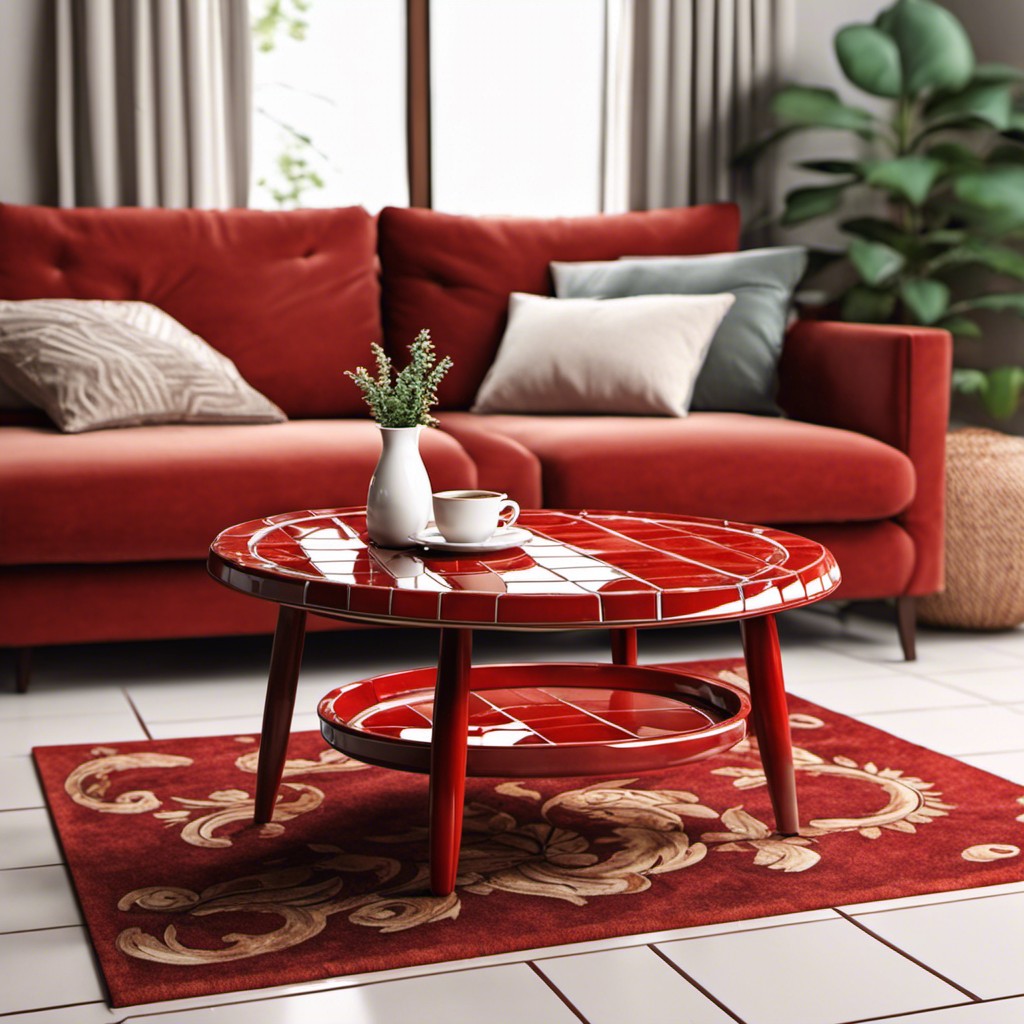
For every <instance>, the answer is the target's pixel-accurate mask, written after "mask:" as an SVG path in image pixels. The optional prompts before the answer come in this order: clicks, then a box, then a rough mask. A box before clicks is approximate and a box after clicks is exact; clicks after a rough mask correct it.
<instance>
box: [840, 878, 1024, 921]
mask: <svg viewBox="0 0 1024 1024" xmlns="http://www.w3.org/2000/svg"><path fill="white" fill-rule="evenodd" d="M1004 884H1007V885H1021V884H1024V883H1021V882H1007V883H1004ZM956 891H957V890H956V889H947V890H946V891H945V892H931V893H923V894H922V897H920V898H921V899H922V902H921V903H909V904H907V905H906V906H904V907H879V908H878V910H861V911H859V912H858V913H857V914H851V913H850V911H848V910H847V911H842V910H837V911H836V912H837V913H839V914H842V915H843V917H851V918H852V917H871V916H872V915H873V914H898V913H899V912H900V911H901V910H914V909H915V908H916V907H938V906H945V905H946V904H949V903H971V902H973V901H974V900H995V899H999V898H1000V897H1001V896H1018V895H1024V889H1017V890H1015V891H1011V892H986V893H979V894H978V895H977V896H964V897H963V898H961V899H955V900H935V901H934V902H931V903H925V902H923V899H924V898H926V897H928V896H945V895H946V894H948V893H951V892H956ZM900 898H901V897H899V896H897V897H895V898H894V899H893V900H892V902H893V903H895V902H897V901H898V900H899V899H900ZM902 898H903V899H918V898H919V897H915V896H905V897H902ZM851 906H857V904H851Z"/></svg>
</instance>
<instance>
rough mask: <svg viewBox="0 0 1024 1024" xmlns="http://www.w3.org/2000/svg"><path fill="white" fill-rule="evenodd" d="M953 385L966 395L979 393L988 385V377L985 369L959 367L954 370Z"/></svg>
mask: <svg viewBox="0 0 1024 1024" xmlns="http://www.w3.org/2000/svg"><path fill="white" fill-rule="evenodd" d="M953 387H954V389H955V390H957V391H959V392H960V393H961V394H964V395H978V394H981V392H983V391H984V390H985V389H986V388H987V387H988V377H987V376H986V375H985V372H984V371H983V370H969V369H965V368H964V367H957V368H955V369H954V370H953Z"/></svg>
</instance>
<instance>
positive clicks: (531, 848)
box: [35, 662, 1024, 1006]
mask: <svg viewBox="0 0 1024 1024" xmlns="http://www.w3.org/2000/svg"><path fill="white" fill-rule="evenodd" d="M688 668H690V669H691V670H693V669H696V668H697V665H696V664H694V665H692V666H688ZM700 668H701V669H702V670H703V671H706V672H713V673H715V674H718V675H721V676H722V677H723V678H726V679H730V678H731V679H733V680H735V676H734V675H733V672H735V671H736V669H737V667H736V666H735V665H734V664H732V663H731V662H706V663H703V664H702V665H701V666H700ZM730 670H731V671H730ZM790 710H791V713H792V724H793V727H794V728H793V738H794V743H795V745H796V747H797V754H796V763H797V769H798V775H797V780H798V785H799V793H800V809H801V821H803V822H804V831H803V834H802V835H801V836H800V837H795V838H789V839H783V838H780V837H779V836H776V835H773V834H772V830H771V822H772V816H771V809H770V804H769V801H768V794H767V790H766V788H765V785H764V776H763V775H762V774H761V771H760V761H759V759H758V757H757V754H756V751H753V750H752V749H751V747H750V744H749V742H747V741H744V743H743V744H741V745H740V746H739V747H736V748H734V749H733V750H732V751H730V752H728V753H727V754H724V755H720V756H718V757H716V758H713V759H711V760H707V761H702V762H699V763H695V764H692V765H685V766H683V767H681V768H675V769H671V770H666V771H661V772H649V773H645V774H644V775H643V776H642V777H639V778H614V779H613V778H576V779H536V780H534V779H527V780H520V781H518V782H510V781H508V780H501V779H474V780H470V782H469V785H468V789H467V798H466V799H467V806H466V822H465V827H464V841H463V852H462V860H461V866H460V880H459V884H458V888H457V890H456V892H455V893H454V894H453V895H452V896H450V897H447V898H437V897H433V896H430V895H428V894H427V890H426V827H425V826H426V811H427V780H426V778H425V777H422V776H414V775H408V774H403V773H399V772H394V771H388V770H386V769H382V768H370V767H366V766H364V765H362V764H359V763H358V762H354V761H351V760H348V759H346V758H344V757H343V756H342V755H340V754H337V753H336V752H334V751H330V750H325V749H324V743H323V740H322V739H321V738H320V736H319V735H318V734H316V733H300V734H296V735H295V736H293V737H292V743H291V746H290V748H289V762H288V767H287V768H286V771H285V779H284V785H283V786H282V795H281V799H280V803H279V806H278V811H277V814H276V815H275V820H274V822H273V823H272V824H270V825H267V826H264V827H262V828H258V827H255V826H253V825H252V824H251V821H252V799H251V797H252V793H253V788H254V781H255V777H254V771H255V765H256V747H257V738H256V737H254V736H227V737H218V738H202V739H182V740H163V741H159V742H151V743H121V744H117V745H116V747H113V746H112V747H103V746H95V745H87V746H63V747H41V748H36V750H35V758H36V763H37V765H38V767H39V771H40V773H41V776H42V779H43V783H44V785H45V788H46V794H47V799H48V801H49V805H50V811H51V813H52V815H53V819H54V822H55V823H56V827H57V830H58V832H59V834H60V839H61V842H62V844H63V846H64V852H65V856H66V858H67V862H68V864H69V866H70V868H71V874H72V877H73V879H74V884H75V888H76V890H77V893H78V898H79V900H80V902H81V906H82V910H83V912H84V915H85V920H86V923H87V925H88V928H89V932H90V934H91V936H92V941H93V944H94V946H95V949H96V953H97V956H98V958H99V962H100V964H101V966H102V969H103V973H104V975H105V978H106V982H107V985H108V987H109V991H110V996H111V1000H112V1004H113V1005H114V1006H127V1005H131V1004H135V1003H142V1002H151V1001H156V1000H163V999H176V998H183V997H187V996H202V995H208V994H211V993H215V992H227V991H233V990H238V989H253V988H260V987H263V986H268V985H281V984H290V983H296V982H301V981H311V980H315V979H320V978H327V977H333V976H337V975H344V974H353V973H357V972H363V971H376V970H383V969H387V968H395V967H403V966H408V965H413V964H423V963H431V962H435V961H440V960H457V959H460V958H463V957H473V956H481V955H486V954H489V953H499V952H506V951H509V950H518V949H530V948H536V947H541V946H549V945H554V944H558V943H567V942H579V941H585V940H591V939H600V938H607V937H609V936H616V935H627V934H634V933H640V932H651V931H657V930H661V929H669V928H680V927H687V926H690V925H701V924H709V923H713V922H718V921H732V920H737V919H745V918H756V917H761V916H764V915H768V914H781V913H788V912H793V911H801V910H811V909H816V908H820V907H829V906H841V905H843V904H848V903H856V902H863V901H867V900H877V899H888V898H892V897H897V896H908V895H915V894H919V893H928V892H939V891H946V890H951V889H960V888H965V887H970V886H983V885H994V884H997V883H1002V882H1011V881H1018V880H1020V879H1021V878H1024V857H1022V855H1021V851H1020V847H1021V846H1024V841H1022V840H1024V806H1022V804H1024V795H1022V792H1024V791H1022V789H1021V787H1019V786H1016V785H1014V784H1012V783H1010V782H1006V781H1004V780H1001V779H998V778H996V777H995V776H992V775H989V774H987V773H986V772H982V771H979V770H977V769H974V768H971V767H969V766H967V765H964V764H961V763H959V762H958V761H955V760H953V759H951V758H948V757H944V756H942V755H939V754H935V753H933V752H931V751H928V750H925V749H923V748H922V747H918V746H914V745H913V744H910V743H906V742H904V741H903V740H899V739H896V738H895V737H893V736H890V735H888V734H887V733H884V732H880V731H879V730H877V729H873V728H871V727H869V726H866V725H862V724H859V723H857V722H855V721H853V720H851V719H849V718H846V717H845V716H843V715H839V714H835V713H834V712H831V711H826V710H824V709H822V708H819V707H816V706H815V705H813V704H809V703H807V702H806V701H802V700H798V699H796V698H792V699H791V703H790ZM949 713H950V714H951V715H955V714H956V711H955V710H951V711H950V712H949Z"/></svg>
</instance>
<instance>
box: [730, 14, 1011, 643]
mask: <svg viewBox="0 0 1024 1024" xmlns="http://www.w3.org/2000/svg"><path fill="white" fill-rule="evenodd" d="M835 51H836V56H837V57H838V59H839V64H840V67H841V68H842V70H843V73H844V75H845V76H846V78H847V79H848V80H849V82H850V83H851V84H852V85H854V86H856V87H857V88H858V89H860V90H861V91H862V92H864V93H867V94H868V95H870V96H873V97H879V98H882V99H885V100H888V101H890V102H889V107H888V111H887V113H886V114H885V115H881V116H880V115H878V114H876V113H875V112H873V110H869V109H867V108H865V107H862V106H859V105H855V104H849V103H845V102H843V100H841V99H840V97H839V96H838V95H837V93H836V92H835V91H834V90H831V89H824V88H818V87H812V86H805V85H788V86H786V87H784V88H782V89H780V90H779V91H778V92H777V93H776V94H775V96H774V99H773V110H774V113H775V116H776V118H777V120H778V124H777V126H776V128H775V130H774V131H773V132H772V133H771V134H769V135H768V136H766V137H765V138H763V139H761V140H760V141H759V142H757V143H755V144H754V145H753V146H751V147H749V148H748V149H747V150H745V151H744V152H741V153H740V154H738V156H737V158H736V160H737V163H739V164H741V165H742V164H751V163H754V162H755V161H757V160H758V159H759V158H760V157H761V156H762V154H764V153H765V152H766V151H767V150H769V149H770V148H771V147H772V146H774V145H775V144H776V143H778V142H779V141H780V140H782V139H784V138H787V137H789V136H791V135H794V134H796V133H800V132H808V131H817V130H822V129H827V130H829V131H839V132H847V133H850V134H851V135H852V136H853V137H854V138H855V139H856V140H857V142H858V148H859V149H860V150H861V151H862V152H863V155H862V156H861V157H860V158H858V159H845V158H844V159H833V158H825V157H823V158H822V159H816V160H809V161H804V162H801V163H800V164H799V165H798V166H799V167H801V168H802V169H804V170H806V171H810V172H813V173H815V174H818V175H821V176H822V180H821V181H820V182H817V183H814V184H811V185H801V186H800V187H798V188H794V189H792V190H791V191H790V192H789V193H788V194H787V195H786V197H785V206H784V209H783V212H782V214H781V216H780V217H779V218H778V220H779V222H780V223H781V224H782V225H783V226H784V227H789V226H793V225H798V224H803V223H806V222H808V221H812V220H814V219H816V218H820V217H831V218H836V220H837V221H838V226H839V228H840V230H841V231H842V232H843V234H844V235H845V236H846V238H847V239H848V241H847V244H846V248H845V249H844V250H842V251H840V252H822V253H818V254H817V255H818V259H817V260H816V261H815V266H816V267H819V268H820V267H821V266H822V265H823V264H824V263H826V262H834V261H835V260H837V259H838V260H843V261H844V262H845V263H846V265H847V275H846V283H845V285H844V286H843V287H841V288H840V289H839V290H838V292H837V293H836V294H835V295H834V296H833V300H834V304H835V307H836V308H837V310H838V314H839V316H840V317H841V318H842V319H844V320H851V321H859V322H869V323H871V322H875V323H906V324H923V325H929V326H931V325H933V326H936V327H940V328H944V329H946V330H948V331H950V332H951V333H952V334H954V335H955V336H958V337H961V338H978V337H980V336H981V334H982V328H981V325H980V324H979V322H978V320H977V319H976V314H978V313H981V312H983V311H1005V312H1009V313H1011V314H1017V315H1020V316H1024V291H1022V289H1021V286H1020V285H1019V284H1017V282H1021V281H1024V253H1022V251H1021V250H1020V249H1018V248H1017V247H1015V245H1014V243H1015V242H1019V241H1020V240H1022V239H1024V113H1022V112H1021V111H1020V110H1019V109H1017V102H1018V99H1019V94H1020V92H1021V89H1022V83H1024V72H1021V71H1019V70H1018V69H1016V68H1013V67H1008V66H1006V65H1002V64H979V63H977V62H976V61H975V57H974V51H973V48H972V46H971V42H970V39H969V38H968V36H967V33H966V32H965V30H964V28H963V26H962V25H961V24H960V22H959V21H958V20H957V19H956V17H954V15H953V14H952V13H950V12H949V11H948V10H946V9H945V8H943V7H940V6H939V5H938V4H936V3H933V2H932V0H897V2H896V3H895V4H893V5H892V6H890V7H887V8H885V9H884V10H882V11H881V13H880V14H879V15H878V17H877V18H876V19H875V21H874V23H873V24H870V25H866V24H862V25H861V24H858V25H848V26H846V27H844V28H842V29H841V30H840V31H839V32H838V33H837V35H836V37H835ZM865 192H866V193H873V194H874V195H876V196H877V197H878V200H879V203H878V205H879V207H880V212H879V214H878V215H875V216H857V217H849V218H844V217H843V213H842V209H843V206H844V203H845V201H846V200H847V198H849V197H850V196H853V195H855V194H857V193H860V194H861V196H863V194H864V193H865ZM953 382H954V387H955V388H958V389H959V390H961V391H964V392H969V393H973V394H975V395H977V396H978V397H979V398H980V399H981V400H982V402H983V403H984V405H985V407H986V408H987V410H988V411H989V413H990V414H991V415H992V416H994V417H996V418H1008V417H1009V416H1011V415H1012V414H1013V413H1014V412H1015V410H1016V409H1017V407H1018V405H1019V403H1020V398H1021V392H1022V388H1024V367H1021V366H1001V367H998V368H996V369H992V370H987V371H983V370H979V369H974V368H958V369H956V370H954V374H953ZM947 482H948V486H947V518H946V562H947V572H946V591H945V592H944V593H943V594H940V595H936V596H933V597H929V598H926V599H925V600H924V601H923V602H922V603H921V604H920V605H919V607H920V608H921V610H922V612H923V615H922V617H923V618H924V619H925V621H929V622H932V623H933V624H936V625H948V626H958V627H965V628H1005V627H1009V626H1013V625H1016V624H1018V623H1020V622H1021V621H1022V620H1024V441H1021V440H1020V439H1017V438H1011V437H1006V436H1004V435H1002V434H999V433H995V432H992V431H982V430H977V429H971V430H962V431H955V432H953V433H951V434H950V435H949V437H948V443H947Z"/></svg>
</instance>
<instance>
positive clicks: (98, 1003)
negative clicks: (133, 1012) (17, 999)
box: [0, 999, 127, 1024]
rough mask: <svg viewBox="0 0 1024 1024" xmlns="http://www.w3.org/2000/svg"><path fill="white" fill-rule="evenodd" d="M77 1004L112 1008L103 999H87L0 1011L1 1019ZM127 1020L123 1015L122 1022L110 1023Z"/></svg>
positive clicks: (66, 1008) (118, 1023)
mask: <svg viewBox="0 0 1024 1024" xmlns="http://www.w3.org/2000/svg"><path fill="white" fill-rule="evenodd" d="M76 1006H105V1007H106V1008H107V1009H108V1010H109V1009H110V1005H109V1003H105V1002H104V1001H103V1000H102V999H87V1000H84V1001H83V1002H80V1003H57V1004H56V1005H54V1006H36V1007H34V1008H33V1009H31V1010H4V1011H3V1012H0V1020H3V1018H4V1017H17V1016H18V1015H19V1014H26V1015H27V1014H30V1013H46V1012H47V1011H48V1010H72V1009H74V1008H75V1007H76ZM125 1020H127V1018H126V1017H122V1018H121V1021H120V1022H116V1021H110V1022H109V1024H124V1021H125Z"/></svg>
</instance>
